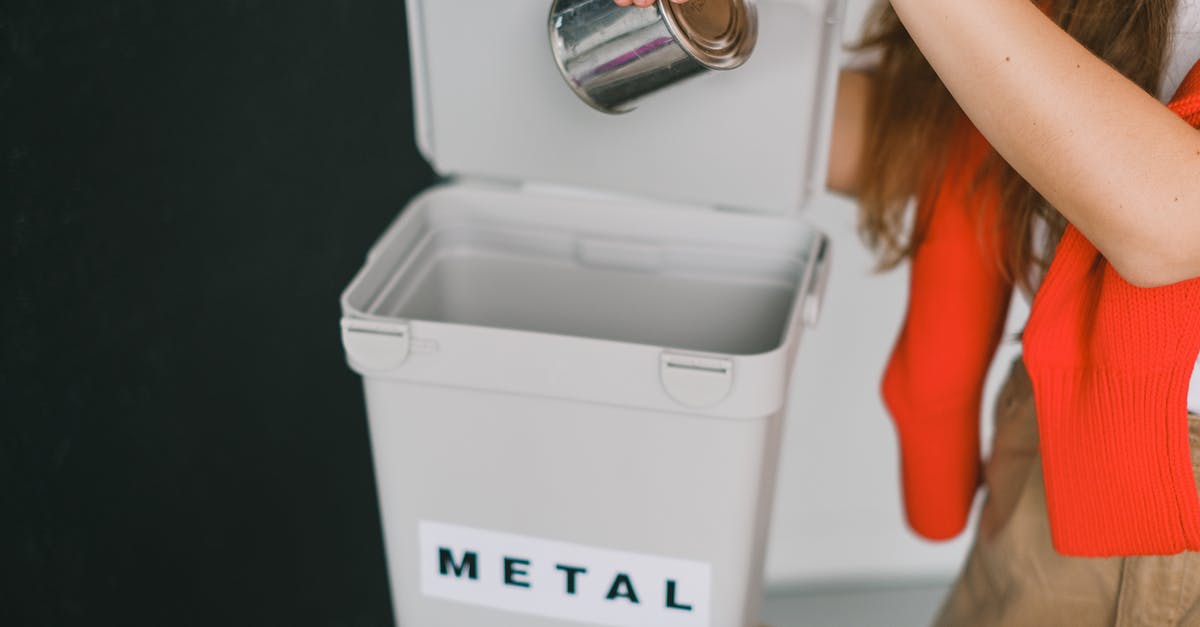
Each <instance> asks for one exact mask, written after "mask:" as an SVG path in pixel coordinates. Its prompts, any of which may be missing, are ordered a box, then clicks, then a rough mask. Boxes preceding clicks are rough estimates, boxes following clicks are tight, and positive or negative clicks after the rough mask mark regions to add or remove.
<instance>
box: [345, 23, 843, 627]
mask: <svg viewBox="0 0 1200 627" xmlns="http://www.w3.org/2000/svg"><path fill="white" fill-rule="evenodd" d="M451 5H453V6H451ZM501 5H503V6H501ZM463 10H466V11H468V12H469V13H473V14H474V15H475V18H476V19H473V20H471V22H470V23H464V22H463V20H462V19H461V11H463ZM545 10H546V5H545V3H544V2H541V1H540V0H538V1H535V0H522V1H521V2H516V3H495V2H493V1H492V0H462V1H460V2H456V3H445V2H438V1H435V0H423V1H422V0H414V1H413V2H410V4H409V22H410V23H409V27H410V40H411V42H412V57H413V75H414V104H415V110H416V111H415V113H416V118H417V134H418V141H419V143H420V145H421V149H422V151H423V153H424V154H425V155H426V157H427V158H428V159H429V160H430V162H431V163H432V164H433V165H434V167H435V168H436V169H437V170H438V171H439V172H440V173H442V174H444V175H446V176H447V177H448V180H447V181H446V182H444V183H443V184H441V185H439V186H437V187H435V188H433V189H431V190H428V191H426V192H425V193H423V194H421V195H420V196H418V197H417V198H416V199H414V200H413V201H411V202H410V203H409V204H408V205H407V206H406V207H405V208H404V210H403V211H402V212H401V214H400V217H399V218H398V219H397V220H396V221H395V222H394V223H393V224H392V225H391V226H390V227H389V228H388V229H387V230H386V232H385V233H384V234H383V235H382V236H381V237H380V239H379V240H378V242H377V243H376V244H375V246H374V247H373V248H372V249H371V251H370V252H369V253H368V256H367V261H366V263H365V264H364V266H363V267H362V269H361V270H360V272H359V273H358V274H357V276H356V277H355V278H354V279H353V281H352V282H351V284H350V285H349V287H348V288H347V289H346V291H345V292H344V293H343V295H342V300H341V305H342V321H341V327H342V339H343V343H344V346H345V349H346V354H347V359H348V362H349V364H350V366H351V367H352V368H353V369H354V370H356V371H357V372H359V373H360V374H361V375H362V377H363V382H364V390H365V394H366V400H367V412H368V420H369V425H370V434H371V443H372V452H373V456H374V460H375V468H376V481H377V486H378V494H379V501H380V506H381V513H382V523H383V530H384V540H385V545H386V547H387V561H388V568H389V575H390V580H391V588H392V595H393V601H394V607H395V611H396V616H397V620H398V623H399V624H400V625H403V626H405V627H432V626H455V627H458V626H463V625H488V626H501V627H503V626H514V627H515V626H517V625H520V626H523V627H528V626H532V627H543V626H544V627H549V626H566V625H585V624H598V625H616V626H626V625H630V626H632V625H646V626H655V627H673V626H681V627H682V626H700V625H704V626H717V627H735V626H737V627H744V626H747V625H753V624H756V620H757V618H758V610H759V606H760V602H761V597H762V576H763V564H764V558H765V550H766V539H767V525H768V523H769V520H770V511H771V502H772V499H773V491H774V478H775V471H776V467H777V461H778V455H779V442H780V437H779V436H780V431H781V429H782V428H783V416H784V412H785V408H786V406H787V403H788V401H789V399H788V394H787V390H788V383H789V380H790V374H791V370H792V364H793V362H794V360H795V359H796V357H797V353H798V350H799V344H800V338H801V335H802V333H803V329H804V328H805V327H806V326H808V325H810V324H812V323H813V322H815V320H816V317H817V312H818V311H819V307H820V298H821V294H822V290H823V287H824V279H825V276H826V272H827V271H828V263H829V251H828V240H827V239H826V237H825V236H824V235H822V234H821V233H820V232H818V231H816V230H814V229H813V228H812V227H810V226H808V225H807V224H805V223H804V222H803V221H802V220H801V219H798V217H797V215H796V213H797V212H798V210H801V209H803V207H804V206H805V205H806V204H807V203H808V202H809V200H810V198H811V197H812V196H813V194H814V192H813V190H814V189H817V188H819V185H817V184H816V183H814V181H818V182H819V181H823V180H824V178H823V177H824V168H825V163H824V154H823V153H824V151H823V150H819V149H817V147H819V146H823V145H825V143H826V142H827V137H828V129H829V118H830V115H831V102H832V97H831V96H832V94H831V92H832V85H833V80H834V76H833V75H834V74H836V56H837V55H836V52H837V45H838V42H837V34H838V28H837V26H836V25H837V24H838V21H839V18H840V16H841V3H840V2H837V1H831V2H828V3H826V2H823V1H822V2H818V1H817V0H804V1H788V0H775V1H772V0H761V2H760V12H761V15H762V16H763V24H764V27H763V29H762V31H763V32H762V33H761V35H760V44H759V46H760V49H759V51H758V52H757V53H756V56H755V59H754V60H752V61H751V62H750V63H748V64H747V65H746V67H745V68H742V69H740V70H738V72H736V73H729V74H728V76H729V77H731V78H730V79H728V80H729V82H727V83H725V84H724V85H721V84H720V82H719V81H717V80H711V81H710V79H709V77H701V78H698V79H695V80H694V81H690V82H689V84H688V85H683V86H680V87H678V88H676V89H673V90H671V91H670V92H664V94H662V98H661V99H660V98H659V97H658V96H656V98H655V99H654V100H653V101H648V102H647V103H645V104H644V105H643V106H642V107H641V108H639V109H638V110H637V111H635V112H632V113H630V114H628V115H626V116H620V117H614V116H606V115H604V114H601V113H598V112H596V111H593V110H591V109H589V108H588V107H586V106H581V103H579V102H578V100H577V99H575V96H574V95H573V94H572V93H570V91H569V90H567V89H565V88H564V87H563V86H562V85H561V78H560V77H559V76H558V75H557V69H556V68H555V65H554V61H553V59H551V58H550V55H549V52H548V51H547V50H545V45H546V43H545V35H544V28H545V25H544V18H545ZM767 24H771V26H769V27H768V26H767ZM787 28H791V29H793V30H798V31H801V34H805V33H807V34H808V35H809V38H808V39H804V38H797V37H795V36H794V35H795V33H794V32H793V33H792V36H790V37H789V36H787V34H788V31H787V30H786V29H787ZM464 31H465V32H464ZM464 41H468V42H471V46H468V47H467V48H466V49H464V44H463V43H462V42H464ZM488 50H491V51H493V52H494V51H496V50H505V51H507V54H506V55H498V54H492V55H491V56H490V57H489V56H487V55H486V54H484V52H485V51H488ZM481 63H482V64H483V65H484V66H485V67H480V65H481ZM724 76H725V75H722V76H721V77H713V78H714V79H717V78H720V79H722V81H724V80H725V79H724ZM480 94H491V95H490V96H489V97H487V98H481V97H480ZM698 95H704V96H705V98H704V100H703V103H702V106H697V107H694V108H692V109H689V110H686V111H681V110H679V109H678V107H677V105H678V103H672V102H671V101H672V99H687V98H696V97H697V96H698ZM755 100H758V101H760V102H762V103H763V104H761V105H756V104H753V103H754V102H755ZM739 107H740V108H739ZM752 112H753V113H757V114H758V115H753V116H751V115H749V114H750V113H752ZM786 113H790V114H791V115H790V116H787V115H785V114H786ZM731 115H732V116H734V117H735V119H738V120H741V121H742V122H743V123H744V126H743V127H741V128H731V127H733V126H736V125H730V124H725V125H721V124H716V123H715V122H716V121H718V120H721V119H728V118H729V116H731ZM772 116H776V117H774V118H773V117H772ZM771 119H774V122H772V123H768V122H767V121H768V120H771ZM697 128H704V129H706V132H705V134H704V137H703V138H698V137H697V135H696V133H695V130H696V129H697ZM701 142H702V143H701ZM714 142H715V143H716V144H719V145H720V146H721V147H722V151H723V154H724V156H725V157H726V159H725V160H724V161H722V160H714V159H713V158H712V155H711V154H703V151H702V148H703V144H711V143H714ZM662 151H666V152H662ZM625 154H637V155H642V156H644V157H646V159H647V160H646V161H644V162H643V163H649V164H651V165H650V166H649V167H642V166H641V165H639V164H631V163H627V162H626V161H628V160H626V161H622V160H621V159H620V157H621V155H625ZM660 154H672V155H675V156H676V157H677V158H676V159H674V160H662V159H656V157H657V156H659V155H660ZM754 156H757V157H758V158H760V159H765V160H764V161H761V162H760V165H757V166H754V167H749V166H747V161H748V159H750V158H751V157H754ZM646 170H650V171H649V172H647V171H646ZM781 176H782V177H783V180H782V181H780V180H779V177H781Z"/></svg>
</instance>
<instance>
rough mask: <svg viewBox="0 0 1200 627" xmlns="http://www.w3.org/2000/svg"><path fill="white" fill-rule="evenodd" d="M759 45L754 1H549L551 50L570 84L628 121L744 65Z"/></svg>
mask: <svg viewBox="0 0 1200 627" xmlns="http://www.w3.org/2000/svg"><path fill="white" fill-rule="evenodd" d="M757 38H758V14H757V12H756V10H755V7H754V0H688V2H684V3H675V2H671V1H670V0H658V2H656V3H655V4H654V6H653V7H649V8H644V9H643V8H637V7H621V6H617V5H616V4H615V3H614V2H613V0H554V3H553V5H552V6H551V7H550V48H551V50H552V51H553V53H554V59H555V61H557V63H558V68H559V70H560V71H561V72H562V75H563V78H564V79H566V81H567V84H568V85H569V86H570V87H571V89H572V90H574V92H575V93H576V94H577V95H578V96H579V97H580V98H581V99H583V101H584V102H586V103H588V104H589V105H591V106H592V107H594V108H596V109H598V110H600V111H603V112H605V113H625V112H627V111H631V110H633V108H634V105H635V104H636V102H637V101H638V100H639V99H640V98H641V97H643V96H645V95H646V94H649V93H651V92H654V91H657V90H659V89H662V88H663V87H666V86H668V85H671V84H674V83H677V82H679V81H681V80H683V79H685V78H688V77H690V76H694V75H696V74H700V73H703V72H707V71H709V70H730V69H733V68H736V67H738V66H740V65H742V64H743V63H745V62H746V59H747V58H749V57H750V53H751V52H752V51H753V50H754V44H755V42H756V40H757Z"/></svg>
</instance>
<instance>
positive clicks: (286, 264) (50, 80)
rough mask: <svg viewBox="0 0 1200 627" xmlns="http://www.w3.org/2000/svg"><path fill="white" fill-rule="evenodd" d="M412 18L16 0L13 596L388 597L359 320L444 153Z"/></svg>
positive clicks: (31, 607) (11, 214) (4, 505)
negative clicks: (411, 69)
mask: <svg viewBox="0 0 1200 627" xmlns="http://www.w3.org/2000/svg"><path fill="white" fill-rule="evenodd" d="M447 1H449V0H447ZM404 33H405V23H404V6H403V2H402V1H401V0H326V1H319V2H318V1H299V0H290V1H289V0H279V1H267V0H263V1H257V0H203V1H185V0H175V1H173V2H164V1H162V0H141V1H135V0H125V1H122V0H74V1H65V0H64V1H60V2H48V1H44V0H40V1H39V0H23V1H22V0H16V1H14V0H8V1H7V2H4V3H0V39H2V42H3V43H2V45H0V164H2V166H0V293H2V295H3V296H2V300H0V624H3V625H156V626H163V625H355V626H357V625H380V626H382V625H388V624H389V623H390V621H391V617H390V604H389V601H388V593H387V579H386V572H385V566H384V558H383V548H382V544H381V536H380V528H379V523H378V519H377V517H378V510H377V506H376V502H375V495H374V483H373V481H374V479H373V476H372V471H371V458H370V448H369V443H368V440H367V432H366V422H365V413H364V409H363V401H362V395H361V389H360V388H359V381H358V379H357V377H356V376H355V375H354V374H353V373H352V372H351V371H350V370H349V369H348V368H347V367H346V365H345V363H344V361H343V355H342V350H341V347H340V344H339V339H338V327H337V321H338V316H339V311H338V294H339V292H340V291H341V289H342V288H343V287H344V286H345V285H346V284H347V283H348V281H349V279H350V278H351V276H352V275H353V273H354V272H355V271H356V270H357V268H358V266H359V264H360V263H361V261H362V259H363V257H364V255H365V253H366V250H367V247H368V246H369V245H370V243H371V242H372V240H373V238H374V237H375V236H377V235H378V234H379V233H381V232H382V230H383V228H384V227H385V226H386V224H387V223H388V222H389V221H390V220H391V219H392V218H393V217H394V216H395V215H396V213H397V212H398V211H399V209H400V208H401V207H402V206H403V205H404V203H405V201H406V200H407V199H409V198H410V197H411V196H412V195H413V194H415V193H416V192H417V191H418V190H420V189H421V188H423V187H425V186H428V185H429V184H431V183H432V182H433V180H434V177H433V175H432V174H431V172H430V171H429V169H428V166H426V165H425V164H424V162H423V161H422V160H421V159H420V157H419V156H418V155H417V153H416V150H415V148H414V146H413V137H412V122H411V118H412V112H411V105H410V102H409V98H410V96H409V84H408V81H409V78H408V58H407V48H406V46H407V43H406V41H405V37H404Z"/></svg>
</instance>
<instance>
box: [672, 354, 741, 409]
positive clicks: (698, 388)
mask: <svg viewBox="0 0 1200 627" xmlns="http://www.w3.org/2000/svg"><path fill="white" fill-rule="evenodd" d="M660 371H661V376H662V384H663V388H665V389H666V391H667V394H669V395H670V396H671V398H673V399H675V400H676V401H677V402H678V403H680V404H681V405H685V406H687V407H692V408H701V407H711V406H713V405H716V404H717V403H719V402H721V401H722V400H724V399H725V397H726V396H728V395H729V391H730V390H731V389H733V360H730V359H716V358H712V357H696V356H693V355H680V354H675V353H663V354H662V358H661V368H660Z"/></svg>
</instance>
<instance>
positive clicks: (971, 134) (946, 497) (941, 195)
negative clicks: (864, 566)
mask: <svg viewBox="0 0 1200 627" xmlns="http://www.w3.org/2000/svg"><path fill="white" fill-rule="evenodd" d="M1169 106H1170V108H1171V109H1172V110H1173V111H1175V112H1176V113H1177V114H1179V115H1180V116H1182V117H1183V118H1184V119H1185V120H1187V121H1188V122H1189V123H1191V124H1192V125H1193V126H1196V127H1198V128H1200V64H1198V65H1197V66H1196V67H1195V68H1193V70H1192V72H1191V73H1190V74H1189V75H1188V77H1187V78H1186V79H1185V80H1184V82H1183V84H1182V85H1181V86H1180V88H1179V91H1178V93H1177V95H1176V97H1175V99H1174V100H1173V101H1172V102H1171V104H1170V105H1169ZM990 153H991V147H990V146H989V145H988V144H987V141H986V140H985V139H984V138H983V137H982V135H980V134H979V132H978V131H976V130H975V129H974V127H972V126H971V125H970V123H969V122H966V121H964V122H963V123H962V125H961V126H960V128H958V129H956V130H955V133H954V134H953V138H952V140H951V144H950V155H949V159H948V160H947V163H948V165H947V171H946V172H945V175H944V177H943V178H942V179H941V181H940V184H939V185H938V186H937V187H935V188H934V189H933V190H932V191H931V192H930V193H927V194H924V195H923V197H922V202H921V203H920V205H919V209H918V219H920V220H923V221H925V223H926V224H927V225H928V228H927V231H926V235H925V239H924V240H923V241H922V242H921V244H920V246H919V247H918V248H917V250H916V252H915V254H914V255H913V259H912V264H911V266H910V268H911V269H910V271H911V283H910V295H909V306H908V313H907V316H906V319H905V322H904V326H903V328H902V330H901V332H900V336H899V338H898V339H897V342H896V346H895V348H894V350H893V352H892V355H891V358H890V359H889V361H888V365H887V368H886V370H885V372H884V377H883V385H882V392H883V397H884V402H885V403H886V405H887V407H888V409H889V411H890V412H891V414H892V416H893V418H894V422H895V424H896V429H897V434H898V436H899V439H900V445H901V474H902V480H903V487H904V495H905V506H906V512H907V515H908V520H909V523H910V525H911V526H912V527H913V529H914V530H916V531H917V532H918V533H920V534H921V535H924V536H926V537H928V538H931V539H944V538H949V537H952V536H955V535H957V534H958V533H959V532H960V531H962V529H963V527H964V526H965V525H966V521H967V517H968V514H969V512H970V508H971V503H972V501H973V500H974V494H975V490H976V488H977V486H978V485H979V477H980V472H979V471H980V456H979V409H980V402H981V397H982V388H983V380H984V377H985V376H986V374H987V369H988V366H989V364H990V362H991V360H992V357H993V356H994V354H995V350H996V347H997V344H998V343H999V340H1000V335H1001V333H1002V332H1003V329H1004V322H1005V315H1006V313H1007V310H1008V303H1009V298H1010V295H1011V293H1012V285H1011V283H1010V282H1009V281H1008V280H1007V279H1006V278H1005V277H1004V275H1003V273H1002V272H1001V271H1000V269H999V268H998V267H997V265H998V264H996V262H995V259H996V258H997V256H996V251H997V248H996V247H997V246H998V245H999V244H1000V239H1001V238H1002V237H1003V234H1001V233H1000V231H999V229H997V228H995V227H996V225H997V224H998V222H997V221H996V220H997V217H998V215H999V211H1000V208H999V197H1000V194H999V191H998V189H997V185H996V184H995V182H994V181H991V182H987V181H985V182H983V183H980V182H979V181H978V180H977V176H976V174H977V173H978V172H979V169H980V167H981V166H982V165H983V163H984V161H985V160H986V159H987V158H988V155H989V154H990ZM968 199H969V202H968ZM976 209H977V210H976ZM1023 348H1024V359H1025V363H1026V366H1027V368H1028V370H1029V374H1030V378H1031V379H1032V381H1033V388H1034V396H1035V399H1036V406H1037V415H1038V430H1039V434H1040V446H1041V454H1042V465H1043V470H1044V473H1045V475H1044V476H1045V487H1046V503H1047V509H1048V512H1049V516H1050V528H1051V533H1052V536H1053V540H1054V546H1055V548H1056V549H1057V550H1058V551H1059V552H1060V553H1063V554H1066V555H1088V556H1102V555H1149V554H1169V553H1177V552H1179V551H1182V550H1200V496H1198V493H1197V487H1196V484H1195V482H1194V479H1193V474H1192V464H1191V455H1190V447H1189V442H1188V420H1187V390H1188V383H1189V378H1190V376H1191V372H1192V369H1193V368H1194V367H1195V364H1196V358H1197V354H1198V353H1200V278H1196V279H1191V280H1188V281H1183V282H1180V283H1176V284H1173V285H1168V286H1165V287H1158V288H1149V289H1144V288H1138V287H1134V286H1133V285H1131V284H1129V283H1128V282H1126V281H1125V280H1123V279H1122V278H1121V277H1120V276H1119V275H1118V274H1117V273H1116V272H1115V271H1114V270H1113V269H1112V267H1111V266H1110V265H1109V264H1108V263H1107V262H1106V261H1105V259H1104V258H1103V257H1102V256H1101V255H1100V254H1099V253H1098V252H1097V250H1096V248H1095V247H1094V246H1092V245H1091V243H1090V242H1088V240H1087V239H1086V238H1084V237H1083V235H1082V234H1081V233H1080V232H1079V231H1078V230H1076V229H1075V228H1074V227H1073V226H1069V227H1068V228H1067V230H1066V233H1065V234H1064V235H1063V238H1062V240H1061V241H1060V243H1059V245H1058V248H1057V249H1056V252H1055V255H1054V260H1053V262H1052V264H1051V266H1050V269H1049V271H1048V273H1047V275H1046V277H1045V279H1044V281H1043V282H1042V284H1041V286H1040V287H1039V289H1038V293H1037V295H1036V296H1035V298H1034V302H1033V309H1032V312H1031V314H1030V318H1029V322H1028V324H1027V326H1026V328H1025V333H1024V337H1023Z"/></svg>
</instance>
